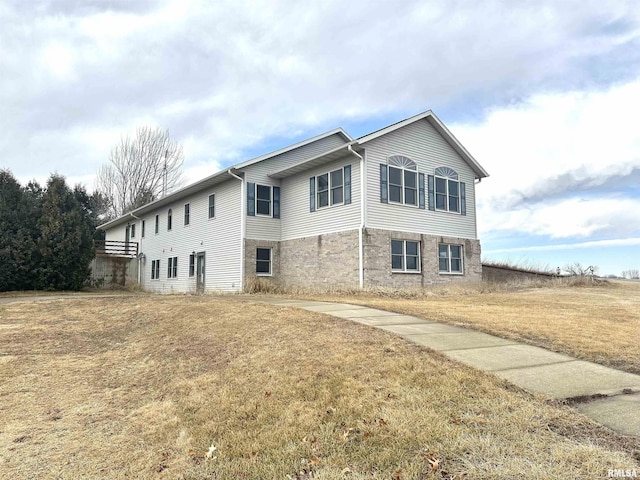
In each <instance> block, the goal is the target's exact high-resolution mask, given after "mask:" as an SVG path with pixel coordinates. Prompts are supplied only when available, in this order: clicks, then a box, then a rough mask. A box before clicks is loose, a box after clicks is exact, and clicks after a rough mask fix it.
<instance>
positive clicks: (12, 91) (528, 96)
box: [0, 0, 640, 275]
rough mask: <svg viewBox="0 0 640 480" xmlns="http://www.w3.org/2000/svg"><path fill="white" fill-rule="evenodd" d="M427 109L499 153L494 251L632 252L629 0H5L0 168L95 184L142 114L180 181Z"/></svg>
mask: <svg viewBox="0 0 640 480" xmlns="http://www.w3.org/2000/svg"><path fill="white" fill-rule="evenodd" d="M429 109H431V110H433V111H434V112H435V113H436V115H438V117H439V118H440V119H441V120H442V121H443V122H444V123H445V124H446V125H447V126H448V127H449V129H450V130H451V131H452V133H453V134H454V135H455V136H456V137H457V138H458V139H459V140H460V141H461V142H462V144H463V145H464V146H465V147H466V148H467V149H468V150H469V151H470V153H471V154H472V155H473V156H474V157H475V158H476V159H477V160H478V161H479V162H480V164H481V165H482V166H483V167H484V168H485V169H486V170H487V171H488V172H489V174H490V176H489V177H488V178H485V179H483V180H482V182H481V183H480V184H479V185H477V208H478V220H477V221H478V236H479V238H480V240H481V243H482V249H483V259H484V260H494V261H509V262H511V263H515V264H519V265H525V266H530V267H536V268H553V269H555V268H556V267H557V266H560V267H564V266H565V265H568V264H571V263H575V262H578V263H580V264H582V265H583V266H587V265H594V266H596V267H597V268H598V272H599V273H600V274H602V275H606V274H617V275H620V274H621V272H622V270H625V269H629V268H640V121H639V120H638V118H637V117H638V112H640V4H638V2H637V0H608V1H606V2H603V1H602V0H596V1H592V0H579V1H572V0H562V1H558V0H553V1H543V0H540V1H526V0H523V1H518V2H506V1H491V0H483V1H482V2H477V1H466V0H446V1H435V0H418V1H413V0H398V1H394V2H389V1H387V2H382V1H377V0H368V1H363V0H351V1H349V2H344V1H332V0H326V1H324V0H320V1H317V2H299V1H293V0H269V1H244V0H231V1H227V0H216V1H215V2H211V1H198V0H179V1H174V0H165V1H162V0H159V1H152V0H136V1H130V0H111V1H107V0H49V1H38V0H30V1H24V0H0V168H8V169H9V170H11V171H12V172H13V174H14V175H15V177H16V178H17V179H18V180H19V181H20V182H21V183H23V184H24V183H26V182H27V181H29V180H31V179H36V180H38V181H39V182H41V183H45V182H46V179H47V178H48V176H49V175H50V174H51V173H53V172H56V173H58V174H61V175H64V176H65V177H66V178H67V180H68V182H69V183H71V184H76V183H81V184H83V185H85V186H86V187H87V189H88V190H92V189H93V187H94V177H95V174H96V172H97V171H98V169H99V168H100V166H101V165H103V164H104V163H106V162H107V161H108V158H109V152H110V150H111V148H112V147H113V146H114V145H115V144H117V143H118V141H119V140H120V138H122V137H123V136H125V135H133V134H134V132H135V128H136V127H137V126H142V125H149V126H159V127H162V128H167V129H169V131H170V134H171V136H172V138H173V139H174V140H176V141H178V142H180V143H181V144H182V145H183V146H184V151H185V163H184V170H185V174H186V177H187V180H188V182H192V181H196V180H198V179H200V178H203V177H205V176H208V175H211V174H212V173H215V172H216V171H217V170H219V169H220V168H223V167H228V166H230V165H232V164H235V163H239V162H241V161H244V160H247V159H250V158H253V157H255V156H258V155H261V154H264V153H267V152H270V151H273V150H276V149H279V148H281V147H284V146H287V145H290V144H292V143H295V142H298V141H300V140H303V139H306V138H310V137H313V136H315V135H318V134H320V133H323V132H326V131H328V130H332V129H334V128H336V127H342V128H344V129H345V130H346V131H347V132H348V133H349V134H350V135H351V136H352V137H354V138H355V137H358V136H361V135H363V134H366V133H368V132H371V131H374V130H376V129H378V128H381V127H384V126H386V125H389V124H391V123H395V122H397V121H399V120H402V119H404V118H407V117H410V116H412V115H415V114H417V113H420V112H423V111H426V110H429Z"/></svg>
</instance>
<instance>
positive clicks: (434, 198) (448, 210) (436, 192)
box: [433, 175, 462, 245]
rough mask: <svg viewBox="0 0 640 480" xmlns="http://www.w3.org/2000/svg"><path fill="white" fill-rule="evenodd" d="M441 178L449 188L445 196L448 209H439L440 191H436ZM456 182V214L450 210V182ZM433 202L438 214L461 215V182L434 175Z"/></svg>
mask: <svg viewBox="0 0 640 480" xmlns="http://www.w3.org/2000/svg"><path fill="white" fill-rule="evenodd" d="M438 178H440V179H442V180H444V181H445V182H444V184H445V186H446V187H447V193H446V195H445V197H446V200H447V208H438V191H437V189H436V184H437V179H438ZM450 181H451V182H456V183H457V184H458V211H457V212H456V211H455V210H450V209H449V182H450ZM433 201H434V203H435V205H434V208H435V210H436V212H447V213H452V214H454V215H461V214H462V213H461V212H460V210H461V208H460V207H461V205H460V202H461V199H460V180H459V179H458V180H454V179H453V178H447V177H441V176H439V175H434V176H433ZM452 245H453V244H452Z"/></svg>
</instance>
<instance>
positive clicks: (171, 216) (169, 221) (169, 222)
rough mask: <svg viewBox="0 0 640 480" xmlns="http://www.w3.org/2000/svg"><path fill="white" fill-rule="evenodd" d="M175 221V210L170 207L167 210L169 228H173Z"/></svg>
mask: <svg viewBox="0 0 640 480" xmlns="http://www.w3.org/2000/svg"><path fill="white" fill-rule="evenodd" d="M172 223H173V211H171V209H169V211H168V212H167V230H171V224H172Z"/></svg>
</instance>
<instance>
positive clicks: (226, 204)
mask: <svg viewBox="0 0 640 480" xmlns="http://www.w3.org/2000/svg"><path fill="white" fill-rule="evenodd" d="M212 193H214V194H215V214H216V216H215V218H212V219H209V218H208V216H209V195H210V194H212ZM239 202H240V181H238V180H233V181H228V182H224V183H221V184H219V185H216V186H215V187H213V188H211V189H210V190H203V191H201V192H199V193H197V194H195V195H192V196H190V197H188V198H185V199H182V200H180V201H177V202H175V203H173V204H171V205H167V206H166V207H162V208H161V209H159V210H157V211H153V212H150V213H149V214H147V215H144V216H143V217H141V219H144V220H146V228H145V237H144V238H140V234H141V227H140V222H139V221H136V241H138V242H140V251H141V252H143V253H144V254H145V260H144V262H143V264H142V271H143V275H142V286H143V287H144V288H145V289H147V290H150V291H155V292H161V293H171V292H195V290H196V278H195V276H194V277H189V255H190V254H191V253H192V252H205V262H206V263H205V273H206V278H205V289H206V291H208V292H213V291H235V290H239V289H240V277H241V275H240V258H241V241H240V238H241V232H240V203H239ZM185 203H189V204H190V223H189V225H184V204H185ZM169 208H171V209H172V211H173V222H172V229H171V231H168V230H167V212H168V210H169ZM156 214H159V215H160V229H159V232H158V234H156V233H154V231H155V230H154V225H155V215H156ZM117 230H118V231H119V230H120V227H118V229H117ZM122 231H123V232H124V227H122ZM112 235H113V236H114V237H115V233H112V232H111V231H108V232H107V238H108V239H116V238H111V237H112ZM122 236H123V238H124V233H122ZM170 257H178V276H177V278H167V266H168V263H169V258H170ZM152 260H160V279H159V280H151V262H152Z"/></svg>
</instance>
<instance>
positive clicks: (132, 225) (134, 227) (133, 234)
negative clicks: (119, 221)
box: [129, 223, 136, 238]
mask: <svg viewBox="0 0 640 480" xmlns="http://www.w3.org/2000/svg"><path fill="white" fill-rule="evenodd" d="M129 232H130V234H131V235H130V236H131V238H135V236H136V224H135V223H133V224H131V229H130V230H129Z"/></svg>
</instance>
